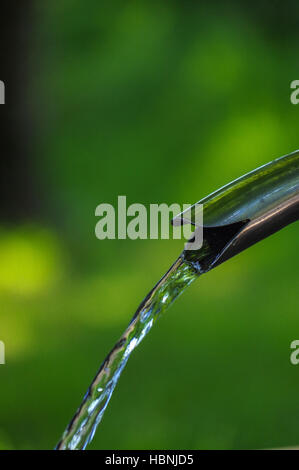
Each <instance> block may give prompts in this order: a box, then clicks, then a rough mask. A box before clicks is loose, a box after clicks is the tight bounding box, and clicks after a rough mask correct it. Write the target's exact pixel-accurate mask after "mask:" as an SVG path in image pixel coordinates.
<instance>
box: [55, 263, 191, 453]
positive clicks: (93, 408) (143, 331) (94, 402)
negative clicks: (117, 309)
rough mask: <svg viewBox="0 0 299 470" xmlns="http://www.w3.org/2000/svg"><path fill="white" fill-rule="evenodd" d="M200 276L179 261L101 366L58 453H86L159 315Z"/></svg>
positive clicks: (142, 307)
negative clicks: (121, 379) (127, 367)
mask: <svg viewBox="0 0 299 470" xmlns="http://www.w3.org/2000/svg"><path fill="white" fill-rule="evenodd" d="M198 275H199V272H198V270H197V269H195V267H193V266H192V265H191V264H187V263H186V262H185V261H183V259H182V257H179V258H178V259H177V261H176V262H175V263H174V264H173V266H172V267H171V268H170V269H169V271H168V272H167V273H166V274H165V275H164V276H163V278H162V279H161V280H160V281H159V282H158V284H157V285H156V286H155V287H154V288H153V289H152V291H151V292H150V293H149V294H148V296H147V297H146V298H145V299H144V300H143V302H142V303H141V305H140V306H139V308H138V310H137V312H136V314H135V315H134V317H133V318H132V320H131V323H130V324H129V326H128V328H127V329H126V331H125V332H124V333H123V335H122V336H121V338H120V340H119V341H118V342H117V344H116V345H115V346H114V348H113V349H112V351H111V352H110V353H109V354H108V356H107V357H106V359H105V360H104V362H103V363H102V365H101V367H100V369H99V371H98V373H97V375H96V377H95V378H94V380H93V382H92V384H91V386H90V387H89V389H88V391H87V393H86V395H85V396H84V398H83V401H82V403H81V405H80V407H79V408H78V410H77V412H76V414H75V416H74V417H73V419H72V421H71V422H70V424H69V425H68V427H67V429H66V430H65V432H64V434H63V436H62V439H61V440H60V442H59V443H58V445H57V447H56V449H57V450H76V449H78V450H80V449H85V448H86V446H87V444H88V443H89V442H90V441H91V440H92V438H93V436H94V434H95V431H96V429H97V426H98V425H99V423H100V421H101V420H102V417H103V414H104V412H105V409H106V408H107V406H108V403H109V400H110V398H111V395H112V393H113V390H114V388H115V386H116V384H117V382H118V379H119V377H120V374H121V372H122V370H123V369H124V367H125V365H126V363H127V361H128V359H129V356H130V354H131V352H132V351H133V350H134V349H135V348H136V346H137V345H138V344H139V343H140V342H141V341H142V340H143V338H144V337H145V336H146V335H147V333H148V332H149V331H150V329H151V328H152V326H153V324H154V323H155V322H156V320H157V319H158V318H159V317H160V315H161V314H162V313H163V312H164V311H165V310H166V309H167V308H168V307H169V306H170V305H171V303H172V302H173V301H174V300H175V299H176V298H177V297H178V296H179V295H180V294H181V293H182V292H183V291H184V290H185V289H186V288H187V287H188V286H189V285H190V284H191V282H192V281H194V280H195V279H196V278H197V277H198Z"/></svg>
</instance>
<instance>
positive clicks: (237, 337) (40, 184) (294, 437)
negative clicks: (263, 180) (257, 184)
mask: <svg viewBox="0 0 299 470" xmlns="http://www.w3.org/2000/svg"><path fill="white" fill-rule="evenodd" d="M223 3H224V2H223ZM12 5H13V7H12ZM6 8H7V11H6V14H5V10H4V14H3V15H2V19H1V21H2V23H3V24H2V26H3V25H4V23H5V27H4V29H3V28H2V32H1V34H2V35H4V37H5V38H6V39H5V40H6V42H3V41H1V61H2V66H3V67H2V70H1V71H0V79H2V80H4V81H5V84H6V104H5V106H2V107H1V126H2V127H1V139H2V141H3V142H4V145H3V147H2V155H1V177H0V183H1V191H2V192H1V194H2V196H1V221H0V307H1V322H0V340H2V341H4V342H5V345H6V365H2V366H0V381H1V382H0V383H1V388H0V417H1V418H0V448H2V449H46V448H53V447H54V445H55V444H56V443H57V441H58V439H59V438H60V435H61V433H62V432H63V430H64V428H65V427H66V425H67V423H68V422H69V420H70V418H71V417H72V415H73V413H74V412H75V410H76V408H77V406H78V405H79V403H80V401H81V399H82V396H83V394H84V393H85V391H86V389H87V387H88V385H89V383H90V382H91V380H92V378H93V376H94V374H95V372H96V371H97V368H98V367H99V365H100V363H101V362H102V360H103V359H104V357H105V355H106V354H107V353H108V352H109V350H110V348H111V347H112V345H113V344H114V342H115V341H116V340H117V339H118V337H119V336H120V334H121V333H122V331H123V330H124V328H125V327H126V325H127V324H128V322H129V320H130V318H131V316H132V315H133V314H134V311H135V309H136V308H137V306H138V304H139V302H140V301H141V300H142V298H143V297H144V296H145V294H147V292H148V291H149V290H150V288H151V287H152V286H153V284H154V283H155V282H156V281H157V280H158V279H159V278H160V277H161V275H163V274H164V272H165V271H166V269H167V268H168V267H169V266H170V264H171V263H172V262H173V260H174V259H175V257H176V256H177V255H178V253H179V252H180V251H181V249H182V241H177V240H168V241H167V240H137V241H131V240H114V241H113V240H105V241H99V240H97V239H96V237H95V234H94V228H95V224H96V221H97V220H96V217H95V215H94V211H95V208H96V206H97V205H98V204H100V203H101V202H109V203H112V204H115V203H116V201H117V196H118V195H126V196H127V200H128V204H131V203H134V202H139V203H143V204H145V205H148V204H150V203H161V202H165V203H169V204H170V203H173V202H177V203H179V204H183V203H194V202H195V201H197V200H198V199H200V198H201V197H203V196H205V195H207V194H208V193H209V192H211V191H213V190H215V189H217V188H218V187H219V186H221V185H223V184H225V183H227V182H229V181H231V180H232V179H234V178H236V177H238V176H240V175H241V174H243V173H245V172H247V171H249V170H252V169H254V168H255V167H257V166H259V165H261V164H264V163H266V162H268V161H270V160H272V159H273V158H276V157H279V156H281V155H284V154H286V153H289V152H291V151H294V150H296V149H297V148H298V147H299V143H298V142H299V139H298V122H299V121H298V119H299V106H298V107H296V106H294V105H292V104H291V103H290V83H291V81H293V80H296V79H299V70H298V47H299V29H298V18H299V16H298V15H299V4H298V2H295V1H286V2H283V4H282V3H281V2H276V1H275V2H267V1H259V2H250V3H249V2H248V3H247V2H243V3H242V5H240V3H239V2H225V5H224V4H222V3H221V2H218V1H215V2H207V1H204V2H191V1H184V2H179V1H163V2H162V1H161V0H160V1H155V0H143V1H140V0H139V1H137V0H136V1H108V0H105V1H104V0H102V1H101V2H98V1H96V0H89V1H87V2H83V1H79V0H73V1H70V0H59V1H58V0H55V1H49V0H48V1H44V2H37V1H26V2H25V1H24V2H22V6H21V7H20V6H17V5H16V2H7V4H6ZM5 35H6V36H5ZM3 64H4V65H5V66H4V65H3ZM297 241H298V224H294V225H292V226H289V227H288V228H286V229H284V230H283V231H281V232H279V233H277V234H276V235H274V236H272V237H271V238H269V239H267V240H266V241H264V242H262V243H260V244H258V245H256V246H254V247H252V248H250V249H249V250H247V251H246V252H244V253H242V254H241V255H239V256H238V257H236V258H234V259H232V260H230V261H229V262H227V263H225V264H224V265H223V266H220V267H218V268H217V269H216V270H215V271H212V272H211V273H209V274H207V275H205V276H203V277H202V278H200V279H199V280H198V281H197V282H195V283H194V284H193V285H192V286H191V287H190V288H189V290H187V292H186V293H185V294H184V295H183V296H182V297H181V298H180V299H179V300H178V301H177V302H176V303H175V304H174V305H173V306H172V308H171V309H170V311H168V312H167V314H166V315H165V316H164V317H163V318H162V319H161V320H160V321H159V323H158V324H157V325H156V327H155V328H154V329H153V331H152V332H151V333H150V335H149V336H148V337H147V338H146V339H145V340H144V342H143V343H142V344H141V345H140V346H139V348H138V349H137V351H135V352H134V353H133V356H132V358H131V359H130V361H129V363H128V365H127V368H126V369H125V371H124V372H123V375H122V377H121V379H120V383H119V386H118V387H117V389H116V391H115V393H114V395H113V397H112V400H111V402H110V406H109V408H108V409H107V411H106V414H105V416H104V419H103V421H102V423H101V425H100V426H99V429H98V432H97V434H96V436H95V438H94V441H93V443H92V445H91V446H90V448H92V449H100V448H103V449H107V448H109V449H142V448H143V449H154V448H155V449H177V448H178V449H184V448H188V449H196V448H199V449H240V448H241V449H245V448H267V447H281V446H290V445H297V444H299V431H298V424H299V400H298V390H299V366H297V367H296V366H293V365H291V364H290V359H289V357H290V353H291V350H290V343H291V341H293V340H294V339H299V317H298V264H297V260H298V258H297V256H298V255H297V245H296V243H297Z"/></svg>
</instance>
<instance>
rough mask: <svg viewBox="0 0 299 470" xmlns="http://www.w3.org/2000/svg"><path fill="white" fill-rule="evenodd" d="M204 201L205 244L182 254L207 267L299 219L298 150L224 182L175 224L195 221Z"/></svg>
mask: <svg viewBox="0 0 299 470" xmlns="http://www.w3.org/2000/svg"><path fill="white" fill-rule="evenodd" d="M200 204H202V206H203V226H202V228H203V247H202V248H201V249H199V250H190V249H189V250H185V251H184V252H183V253H182V257H183V258H184V260H186V261H187V262H190V263H192V264H193V265H194V266H198V268H199V269H200V271H201V272H206V271H209V270H210V269H212V268H214V267H216V266H218V265H219V264H221V263H223V262H224V261H226V260H228V259H229V258H231V257H233V256H235V255H237V254H238V253H240V252H241V251H243V250H245V249H246V248H248V247H250V246H251V245H253V244H255V243H257V242H259V241H260V240H263V239H264V238H266V237H268V236H270V235H272V234H273V233H275V232H277V231H278V230H280V229H282V228H283V227H285V226H287V225H289V224H291V223H292V222H295V221H296V220H298V219H299V151H296V152H294V153H292V154H290V155H286V156H284V157H281V158H279V159H277V160H274V161H273V162H270V163H268V164H266V165H264V166H262V167H260V168H257V169H256V170H254V171H252V172H250V173H247V174H246V175H244V176H242V177H241V178H238V179H237V180H235V181H233V182H231V183H229V184H228V185H226V186H223V187H222V188H220V189H219V190H217V191H215V192H214V193H212V194H210V195H209V196H207V197H206V198H204V199H202V200H200V201H198V202H197V203H196V204H194V205H193V206H191V207H190V208H189V209H187V210H186V211H184V212H182V213H181V214H179V215H177V216H176V217H175V218H174V219H173V220H172V223H173V225H182V224H188V223H189V224H192V225H195V226H196V223H195V220H197V218H196V213H197V211H198V210H199V205H200Z"/></svg>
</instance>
